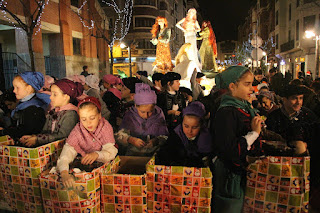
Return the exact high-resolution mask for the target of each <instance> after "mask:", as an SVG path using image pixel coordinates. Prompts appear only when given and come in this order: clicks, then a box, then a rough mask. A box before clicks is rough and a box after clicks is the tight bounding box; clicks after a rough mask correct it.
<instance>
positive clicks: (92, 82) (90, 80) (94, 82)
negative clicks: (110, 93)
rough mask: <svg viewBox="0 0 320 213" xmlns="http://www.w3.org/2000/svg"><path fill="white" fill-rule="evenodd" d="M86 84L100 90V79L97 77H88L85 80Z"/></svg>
mask: <svg viewBox="0 0 320 213" xmlns="http://www.w3.org/2000/svg"><path fill="white" fill-rule="evenodd" d="M85 82H86V84H87V85H88V86H89V87H91V88H93V89H96V90H100V87H99V78H98V77H97V76H96V75H88V76H87V77H86V79H85Z"/></svg>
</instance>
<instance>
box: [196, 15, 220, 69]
mask: <svg viewBox="0 0 320 213" xmlns="http://www.w3.org/2000/svg"><path fill="white" fill-rule="evenodd" d="M199 35H200V37H198V38H197V40H202V43H201V46H200V50H199V53H200V58H201V63H202V70H205V71H211V72H212V71H213V72H218V67H217V63H216V58H217V55H218V51H217V43H216V36H215V34H214V32H213V29H212V26H211V22H210V21H203V22H202V25H201V32H200V33H199Z"/></svg>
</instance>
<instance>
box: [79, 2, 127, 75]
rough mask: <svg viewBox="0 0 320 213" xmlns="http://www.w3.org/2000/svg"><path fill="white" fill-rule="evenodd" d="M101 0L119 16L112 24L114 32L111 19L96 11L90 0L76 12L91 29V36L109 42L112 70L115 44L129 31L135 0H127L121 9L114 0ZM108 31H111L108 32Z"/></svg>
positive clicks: (85, 25) (111, 67)
mask: <svg viewBox="0 0 320 213" xmlns="http://www.w3.org/2000/svg"><path fill="white" fill-rule="evenodd" d="M100 2H101V4H102V5H104V4H105V5H106V6H107V7H110V8H112V9H113V10H114V13H115V14H116V17H117V18H116V19H115V21H114V23H112V26H114V29H113V32H110V30H109V20H108V19H107V16H106V15H105V14H104V12H103V11H100V12H98V11H96V10H95V9H94V8H93V5H92V4H90V2H88V0H85V1H84V2H83V4H82V5H81V7H79V9H78V10H77V12H76V13H77V15H78V17H79V19H80V21H81V22H82V24H83V26H84V27H87V28H88V29H89V30H91V36H94V37H96V38H102V39H104V40H105V41H106V42H107V43H108V44H109V47H110V56H111V63H110V70H112V69H113V45H114V43H115V41H117V40H118V41H122V40H123V39H124V38H125V36H126V35H127V33H128V31H129V28H130V24H131V17H132V7H133V0H126V1H125V3H124V7H123V9H120V6H119V5H118V4H117V3H116V2H115V1H114V0H111V1H106V0H100ZM81 10H82V11H86V14H87V16H85V15H84V14H83V13H81V12H80V11H81ZM102 13H103V14H102ZM101 14H102V15H101ZM108 32H110V33H109V34H108Z"/></svg>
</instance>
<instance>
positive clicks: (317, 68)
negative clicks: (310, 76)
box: [315, 35, 320, 76]
mask: <svg viewBox="0 0 320 213" xmlns="http://www.w3.org/2000/svg"><path fill="white" fill-rule="evenodd" d="M319 40H320V35H316V52H315V56H316V73H318V76H320V70H319Z"/></svg>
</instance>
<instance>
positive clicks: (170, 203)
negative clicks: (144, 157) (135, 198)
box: [147, 157, 212, 213]
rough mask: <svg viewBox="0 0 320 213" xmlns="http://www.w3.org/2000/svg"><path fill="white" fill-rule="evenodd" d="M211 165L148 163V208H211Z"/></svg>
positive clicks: (152, 160) (175, 209)
mask: <svg viewBox="0 0 320 213" xmlns="http://www.w3.org/2000/svg"><path fill="white" fill-rule="evenodd" d="M211 194H212V173H211V171H210V169H209V168H194V167H182V166H163V165H155V158H154V157H153V158H152V159H151V160H150V161H149V162H148V164H147V196H148V197H147V201H148V212H150V213H151V212H172V213H178V212H179V213H180V212H208V213H209V212H211V196H212V195H211Z"/></svg>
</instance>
